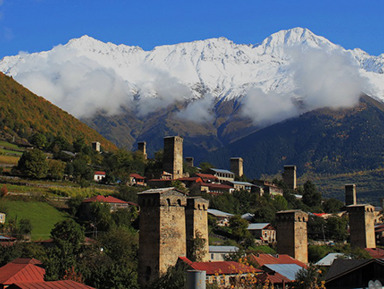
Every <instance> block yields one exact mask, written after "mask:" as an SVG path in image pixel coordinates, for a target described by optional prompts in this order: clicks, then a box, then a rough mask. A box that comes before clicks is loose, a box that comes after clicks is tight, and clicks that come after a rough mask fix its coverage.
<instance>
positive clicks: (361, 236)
mask: <svg viewBox="0 0 384 289" xmlns="http://www.w3.org/2000/svg"><path fill="white" fill-rule="evenodd" d="M347 211H348V215H349V228H350V235H351V236H350V239H351V246H354V247H360V248H376V240H375V215H374V214H375V207H374V206H371V205H350V206H348V207H347Z"/></svg>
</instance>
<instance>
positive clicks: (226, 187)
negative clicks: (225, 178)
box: [201, 183, 232, 190]
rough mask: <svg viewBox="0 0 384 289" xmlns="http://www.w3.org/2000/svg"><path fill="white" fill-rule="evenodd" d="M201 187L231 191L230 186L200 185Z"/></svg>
mask: <svg viewBox="0 0 384 289" xmlns="http://www.w3.org/2000/svg"><path fill="white" fill-rule="evenodd" d="M201 185H202V186H205V187H208V188H212V189H228V190H229V189H232V187H231V186H228V185H223V184H212V183H202V184H201Z"/></svg>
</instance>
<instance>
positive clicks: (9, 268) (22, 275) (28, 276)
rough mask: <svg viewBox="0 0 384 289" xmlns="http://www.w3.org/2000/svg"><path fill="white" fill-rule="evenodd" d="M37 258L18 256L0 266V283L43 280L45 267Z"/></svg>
mask: <svg viewBox="0 0 384 289" xmlns="http://www.w3.org/2000/svg"><path fill="white" fill-rule="evenodd" d="M37 264H41V262H40V261H39V260H36V259H27V258H19V259H15V260H14V261H12V262H10V263H8V264H7V265H4V266H3V267H1V268H0V284H6V285H9V284H12V283H16V282H39V281H44V275H45V269H43V268H41V267H39V266H37Z"/></svg>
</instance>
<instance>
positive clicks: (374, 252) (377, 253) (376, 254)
mask: <svg viewBox="0 0 384 289" xmlns="http://www.w3.org/2000/svg"><path fill="white" fill-rule="evenodd" d="M364 250H365V251H366V252H367V253H368V254H369V255H370V256H371V257H372V258H374V259H383V258H384V250H383V249H380V248H365V249H364Z"/></svg>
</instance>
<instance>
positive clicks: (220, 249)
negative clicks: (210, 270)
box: [209, 246, 239, 253]
mask: <svg viewBox="0 0 384 289" xmlns="http://www.w3.org/2000/svg"><path fill="white" fill-rule="evenodd" d="M237 251H239V248H238V247H236V246H209V253H235V252H237Z"/></svg>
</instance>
